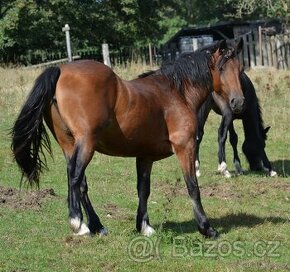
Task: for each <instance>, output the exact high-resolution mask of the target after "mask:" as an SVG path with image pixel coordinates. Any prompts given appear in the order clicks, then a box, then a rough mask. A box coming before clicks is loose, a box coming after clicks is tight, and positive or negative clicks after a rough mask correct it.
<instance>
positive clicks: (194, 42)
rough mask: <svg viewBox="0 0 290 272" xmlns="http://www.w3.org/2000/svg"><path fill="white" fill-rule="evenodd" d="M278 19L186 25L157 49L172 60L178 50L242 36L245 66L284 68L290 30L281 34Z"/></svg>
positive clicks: (289, 60)
mask: <svg viewBox="0 0 290 272" xmlns="http://www.w3.org/2000/svg"><path fill="white" fill-rule="evenodd" d="M281 32H282V24H281V22H279V21H278V20H272V21H262V20H261V21H248V22H238V21H234V22H223V23H219V24H215V25H208V26H199V27H188V28H183V29H181V30H180V31H178V32H177V33H176V34H175V35H174V36H173V37H172V38H171V39H170V40H169V41H168V42H167V43H165V44H164V46H163V47H162V49H161V51H160V53H161V55H162V59H163V60H169V61H170V60H174V59H176V58H178V57H179V55H180V54H182V53H186V52H192V51H194V50H196V49H198V48H200V47H202V46H205V45H209V44H211V43H213V42H214V41H217V40H221V39H228V40H232V39H237V38H239V37H241V38H242V39H243V40H244V50H243V52H242V54H241V60H242V61H243V64H244V66H245V68H249V67H255V66H270V67H276V68H278V69H287V68H288V67H289V65H290V34H281Z"/></svg>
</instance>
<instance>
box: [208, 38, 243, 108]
mask: <svg viewBox="0 0 290 272" xmlns="http://www.w3.org/2000/svg"><path fill="white" fill-rule="evenodd" d="M242 47H243V40H240V42H239V43H238V44H237V45H236V46H235V47H228V45H227V43H226V41H221V42H218V43H217V44H216V45H215V46H213V47H211V48H210V49H208V51H207V52H208V53H211V54H212V65H211V72H212V78H213V89H214V91H215V92H216V93H217V94H218V95H220V96H222V97H223V98H224V100H226V101H228V103H229V105H230V107H231V109H232V111H233V112H234V113H240V112H241V111H242V110H243V105H244V100H245V98H244V95H243V92H242V87H241V83H240V74H241V72H242V66H241V64H240V62H239V60H238V59H237V58H236V56H237V54H238V53H239V52H240V50H241V49H242Z"/></svg>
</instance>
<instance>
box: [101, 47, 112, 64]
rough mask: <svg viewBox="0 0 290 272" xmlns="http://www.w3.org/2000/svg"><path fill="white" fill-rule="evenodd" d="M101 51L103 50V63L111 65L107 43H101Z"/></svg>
mask: <svg viewBox="0 0 290 272" xmlns="http://www.w3.org/2000/svg"><path fill="white" fill-rule="evenodd" d="M102 52H103V59H104V64H105V65H107V66H109V67H111V61H110V53H109V45H108V44H107V43H103V44H102Z"/></svg>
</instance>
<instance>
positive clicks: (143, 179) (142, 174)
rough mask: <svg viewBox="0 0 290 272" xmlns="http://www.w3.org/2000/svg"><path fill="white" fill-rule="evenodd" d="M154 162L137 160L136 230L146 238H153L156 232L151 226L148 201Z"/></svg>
mask: <svg viewBox="0 0 290 272" xmlns="http://www.w3.org/2000/svg"><path fill="white" fill-rule="evenodd" d="M152 164H153V162H152V161H151V160H147V159H143V158H136V168H137V191H138V197H139V205H138V210H137V218H136V229H137V231H139V232H141V233H142V234H143V235H145V236H151V235H152V234H154V233H155V230H154V229H153V228H152V227H151V226H150V224H149V216H148V212H147V201H148V198H149V195H150V175H151V169H152Z"/></svg>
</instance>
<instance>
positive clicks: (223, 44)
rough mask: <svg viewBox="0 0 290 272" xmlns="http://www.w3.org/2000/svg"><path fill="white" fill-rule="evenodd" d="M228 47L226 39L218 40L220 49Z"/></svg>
mask: <svg viewBox="0 0 290 272" xmlns="http://www.w3.org/2000/svg"><path fill="white" fill-rule="evenodd" d="M227 48H228V45H227V42H226V40H221V41H220V44H219V49H220V51H222V50H224V49H227Z"/></svg>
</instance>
